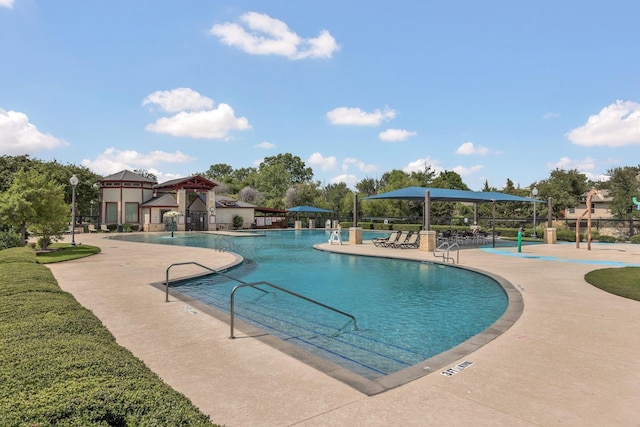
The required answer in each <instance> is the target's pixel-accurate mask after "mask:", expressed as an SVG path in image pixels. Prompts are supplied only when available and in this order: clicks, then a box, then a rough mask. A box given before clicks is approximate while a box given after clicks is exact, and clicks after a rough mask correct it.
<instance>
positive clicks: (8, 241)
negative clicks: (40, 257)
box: [0, 231, 22, 250]
mask: <svg viewBox="0 0 640 427" xmlns="http://www.w3.org/2000/svg"><path fill="white" fill-rule="evenodd" d="M20 246H22V242H21V241H20V235H19V234H18V233H15V232H13V231H0V250H2V249H9V248H17V247H20Z"/></svg>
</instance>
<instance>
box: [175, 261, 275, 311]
mask: <svg viewBox="0 0 640 427" xmlns="http://www.w3.org/2000/svg"><path fill="white" fill-rule="evenodd" d="M189 264H193V265H197V266H198V267H202V268H204V269H205V270H209V271H210V272H212V273H213V274H217V275H218V276H222V277H225V278H227V279H229V280H233V281H235V282H239V283H242V284H243V285H244V284H247V282H245V281H242V280H240V279H236V278H235V277H233V276H229V275H228V274H224V273H221V272H219V271H218V270H214V269H213V268H211V267H207V266H206V265H202V264H200V263H198V262H194V261H188V262H176V263H174V264H171V265H170V266H169V267H167V272H166V276H165V283H164V286H165V300H164V302H169V270H170V269H171V267H175V266H177V265H189ZM249 285H251V284H250V283H249ZM256 289H257V290H259V291H261V292H264V293H265V294H266V293H268V292H267V291H265V290H264V289H260V288H256Z"/></svg>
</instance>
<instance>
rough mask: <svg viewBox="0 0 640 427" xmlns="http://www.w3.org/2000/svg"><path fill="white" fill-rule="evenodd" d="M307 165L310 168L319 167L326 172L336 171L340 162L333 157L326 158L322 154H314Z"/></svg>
mask: <svg viewBox="0 0 640 427" xmlns="http://www.w3.org/2000/svg"><path fill="white" fill-rule="evenodd" d="M307 163H308V164H309V165H310V166H318V167H319V168H320V169H321V170H323V171H326V170H331V169H335V168H336V164H337V163H338V161H337V160H336V158H335V157H333V156H329V157H324V156H322V154H320V153H313V154H312V155H310V156H309V158H308V159H307Z"/></svg>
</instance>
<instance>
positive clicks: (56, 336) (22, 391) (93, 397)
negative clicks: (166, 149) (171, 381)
mask: <svg viewBox="0 0 640 427" xmlns="http://www.w3.org/2000/svg"><path fill="white" fill-rule="evenodd" d="M0 425H3V426H17V425H32V426H38V425H66V426H71V425H73V426H91V425H102V426H105V425H117V426H140V425H148V426H151V425H153V426H169V425H190V426H191V425H194V426H211V423H210V422H209V417H208V416H206V415H204V414H203V413H201V412H200V411H198V409H197V408H196V407H194V406H193V405H192V404H191V402H190V401H189V400H188V399H187V398H186V397H185V396H184V395H182V394H180V393H178V392H176V391H175V390H173V389H172V388H170V387H169V386H168V385H167V384H165V383H164V382H163V381H162V380H161V379H160V378H159V377H158V376H157V375H156V374H154V373H153V372H152V371H151V370H149V369H148V368H147V367H146V366H145V365H144V364H143V363H142V362H141V361H140V360H139V359H137V358H136V357H135V356H133V354H131V353H130V352H129V351H128V350H126V349H124V348H123V347H121V346H119V345H118V344H117V343H116V341H115V339H114V337H113V336H112V335H111V333H110V332H109V331H108V330H107V329H106V328H105V327H104V326H103V325H102V323H101V322H100V321H99V320H98V319H97V318H96V317H95V316H94V315H93V314H92V313H91V312H90V311H89V310H87V309H85V308H83V307H82V306H81V305H80V304H78V302H77V301H76V300H75V299H74V298H73V296H72V295H70V294H69V293H67V292H64V291H62V290H61V289H60V288H59V286H58V285H57V283H56V281H55V278H54V277H53V275H52V274H51V272H50V270H49V269H48V268H46V267H45V266H43V265H40V264H38V263H37V262H36V256H35V253H34V252H33V250H32V249H30V248H28V247H23V248H13V249H6V250H2V251H0Z"/></svg>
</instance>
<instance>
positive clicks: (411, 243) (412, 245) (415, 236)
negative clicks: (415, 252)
mask: <svg viewBox="0 0 640 427" xmlns="http://www.w3.org/2000/svg"><path fill="white" fill-rule="evenodd" d="M419 246H420V234H419V233H411V234H410V235H409V237H407V240H406V241H405V242H403V243H396V244H395V245H394V246H393V247H394V248H400V249H416V248H418V247H419Z"/></svg>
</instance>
